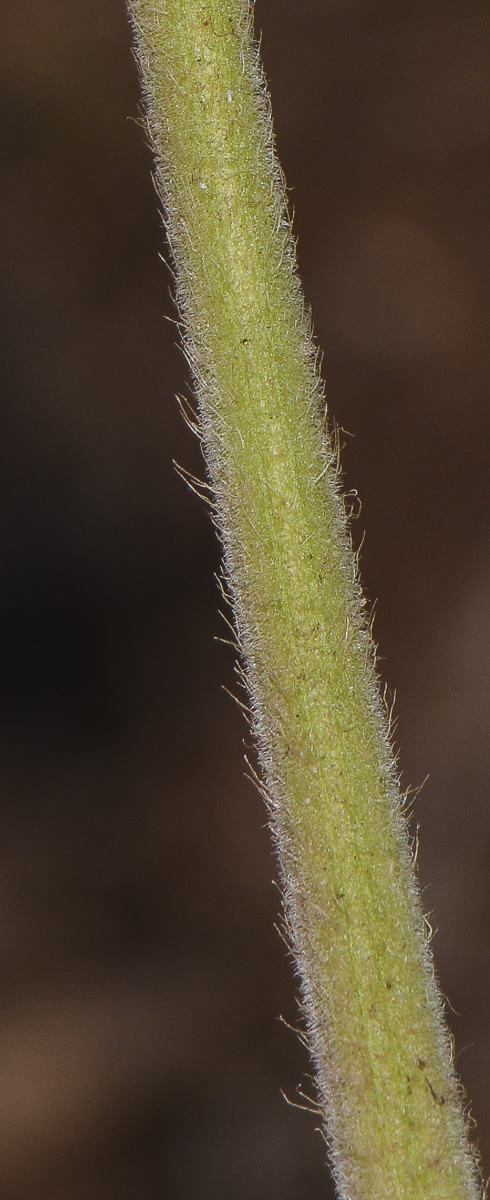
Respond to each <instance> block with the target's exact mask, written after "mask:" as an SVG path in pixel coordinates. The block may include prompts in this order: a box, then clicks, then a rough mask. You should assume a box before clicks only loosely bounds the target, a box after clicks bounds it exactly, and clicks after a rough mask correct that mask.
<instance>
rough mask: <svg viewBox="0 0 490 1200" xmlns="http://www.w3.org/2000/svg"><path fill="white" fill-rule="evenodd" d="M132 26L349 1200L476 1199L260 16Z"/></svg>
mask: <svg viewBox="0 0 490 1200" xmlns="http://www.w3.org/2000/svg"><path fill="white" fill-rule="evenodd" d="M130 11H131V15H132V18H133V22H134V27H135V31H136V40H137V48H138V55H139V60H140V64H141V72H142V79H143V86H144V91H145V97H146V102H147V111H148V122H149V128H150V132H151V138H152V142H153V145H154V149H155V155H156V162H157V182H158V187H159V190H160V194H161V197H162V202H163V206H164V213H165V222H166V228H167V233H168V240H169V245H170V250H171V255H172V259H173V262H174V266H175V271H176V296H177V302H178V306H179V311H180V316H181V322H182V336H183V340H184V346H185V350H186V354H187V358H188V361H189V364H190V367H191V371H192V374H193V378H194V383H195V390H196V396H197V403H198V416H197V418H196V423H197V428H198V431H199V434H200V436H201V438H202V442H203V448H204V454H205V458H206V462H207V468H208V472H209V482H208V484H207V485H206V486H208V487H209V488H210V489H211V494H212V503H213V511H214V518H215V521H216V525H217V527H218V529H219V532H220V536H221V539H222V543H223V551H224V587H225V589H226V591H227V594H228V596H229V598H230V601H231V604H232V607H233V613H234V627H235V633H236V640H237V644H238V647H239V651H240V655H241V659H242V662H243V669H244V676H245V679H246V685H247V689H248V692H249V696H250V708H251V721H252V726H253V729H254V732H255V735H256V741H257V745H258V751H259V759H260V770H261V776H260V780H261V782H260V786H261V788H262V789H263V792H264V795H265V798H266V802H267V804H268V806H269V809H270V814H271V825H272V828H273V831H274V835H275V838H276V841H277V847H278V855H279V862H280V871H281V878H282V883H283V892H284V910H285V921H286V926H287V930H288V936H289V939H290V942H291V946H292V948H293V950H294V954H295V956H296V959H297V962H298V965H299V969H300V975H301V981H302V983H301V988H302V1005H303V1012H304V1016H305V1021H306V1025H307V1029H308V1037H309V1043H310V1048H311V1053H312V1057H313V1060H314V1063H315V1066H316V1073H317V1080H318V1091H319V1097H320V1103H321V1107H322V1111H323V1114H324V1125H325V1133H326V1138H327V1141H328V1145H329V1150H330V1156H331V1161H332V1165H333V1170H334V1174H335V1178H336V1181H337V1185H338V1189H339V1193H340V1194H341V1195H342V1196H344V1197H346V1198H347V1197H349V1198H350V1200H382V1198H388V1197H390V1198H393V1197H404V1200H422V1197H423V1198H424V1200H463V1197H466V1198H467V1200H468V1198H470V1197H473V1198H476V1196H477V1195H478V1194H479V1183H478V1175H477V1170H476V1167H475V1162H474V1158H473V1155H472V1152H471V1150H470V1148H469V1145H468V1142H467V1135H466V1128H465V1120H464V1115H463V1110H462V1106H461V1100H460V1095H459V1088H458V1083H457V1080H456V1077H455V1075H454V1072H453V1068H452V1051H451V1043H450V1039H449V1035H448V1033H447V1030H446V1028H445V1024H444V1020H443V1016H442V1010H441V1002H440V998H439V996H438V992H437V988H436V984H435V980H434V973H433V966H432V960H431V956H430V952H429V950H428V939H427V930H426V926H425V922H424V918H423V914H422V910H421V907H420V904H419V899H418V895H417V890H416V884H415V880H414V874H413V868H412V862H411V854H410V847H409V842H408V837H407V832H406V825H405V818H404V814H403V807H402V797H401V796H400V792H399V786H398V781H397V775H396V770H395V765H394V760H393V756H392V751H391V748H390V742H389V728H388V718H387V715H386V712H385V710H384V706H383V703H382V700H381V698H380V692H379V685H378V681H377V677H376V672H375V662H374V650H373V644H372V640H371V636H370V631H369V627H368V622H367V619H366V616H365V612H364V606H363V599H362V594H361V591H360V586H359V582H358V577H357V563H356V558H355V555H354V554H353V551H352V548H351V544H350V538H349V532H348V524H347V518H346V513H345V509H344V502H343V499H342V495H341V492H340V488H339V482H338V461H337V454H336V449H335V444H334V439H333V440H332V438H331V437H329V433H328V429H327V422H326V416H325V402H324V397H323V390H322V384H321V381H320V377H319V374H318V370H317V361H316V358H317V356H316V352H315V347H314V344H313V341H312V338H311V332H310V328H309V322H308V317H307V314H306V312H305V306H304V301H303V297H302V292H301V288H300V284H299V281H298V278H297V274H296V267H295V256H294V246H293V242H292V238H291V229H290V221H289V216H288V212H287V207H286V201H285V193H284V185H283V181H282V176H281V172H280V168H279V166H278V164H277V162H276V159H275V155H274V147H273V138H272V131H271V119H270V111H269V102H268V97H267V93H266V90H265V86H264V81H263V78H262V74H261V70H260V65H259V61H258V53H257V49H256V47H255V46H254V43H253V37H252V31H251V13H250V10H249V5H248V3H246V2H245V0H132V2H131V4H130ZM190 419H191V420H193V418H192V417H191V418H190Z"/></svg>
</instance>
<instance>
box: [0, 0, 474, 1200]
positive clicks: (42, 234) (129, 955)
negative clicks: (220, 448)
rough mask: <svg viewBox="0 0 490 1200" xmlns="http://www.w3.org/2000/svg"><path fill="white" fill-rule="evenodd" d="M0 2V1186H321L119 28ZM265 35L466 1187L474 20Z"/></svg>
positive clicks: (173, 1197) (172, 1197)
mask: <svg viewBox="0 0 490 1200" xmlns="http://www.w3.org/2000/svg"><path fill="white" fill-rule="evenodd" d="M4 10H5V11H4V12H3V22H2V24H3V35H2V45H1V48H0V58H1V69H2V81H1V88H2V93H3V95H2V99H3V105H2V112H3V116H2V127H1V141H2V147H1V149H2V157H3V163H2V182H1V191H0V211H1V220H0V237H1V240H2V272H1V281H0V303H1V306H2V322H1V328H2V333H1V336H2V340H3V346H2V368H1V370H2V381H1V395H2V403H1V419H2V439H1V450H0V454H1V458H2V464H1V465H2V469H1V473H0V487H1V489H2V504H1V570H2V580H1V627H0V746H1V760H2V768H1V815H0V820H1V839H0V913H1V920H0V954H1V970H0V994H1V1000H2V1003H1V1008H0V1192H1V1195H2V1197H3V1200H112V1198H114V1200H116V1198H117V1200H154V1198H155V1200H157V1198H158V1200H162V1198H163V1197H165V1200H195V1198H196V1197H199V1200H208V1198H209V1200H211V1197H212V1198H213V1200H242V1198H243V1200H249V1197H250V1196H251V1195H253V1196H254V1200H277V1198H278V1197H281V1200H300V1197H301V1200H319V1198H320V1197H324V1196H326V1195H327V1194H329V1193H328V1182H327V1181H326V1175H325V1173H324V1168H323V1148H322V1144H321V1141H320V1138H319V1136H318V1134H315V1132H314V1129H315V1124H316V1122H315V1119H314V1118H311V1117H308V1116H307V1115H306V1114H305V1113H302V1112H300V1111H298V1110H296V1109H294V1108H291V1107H288V1106H287V1105H286V1104H285V1102H284V1101H283V1100H282V1098H281V1095H280V1091H279V1089H280V1087H282V1088H283V1089H284V1090H285V1091H286V1093H287V1094H288V1095H289V1096H290V1097H291V1099H297V1093H296V1088H297V1086H298V1085H299V1084H303V1086H304V1087H306V1090H308V1088H309V1086H310V1085H309V1084H308V1081H307V1079H306V1082H305V1077H307V1074H308V1064H307V1061H306V1059H305V1057H304V1056H303V1052H302V1050H301V1048H300V1046H299V1043H298V1042H297V1040H296V1039H295V1037H294V1036H293V1034H292V1033H290V1032H289V1031H288V1030H287V1029H286V1028H285V1027H284V1026H283V1025H281V1024H280V1023H279V1022H278V1017H279V1015H280V1014H282V1015H283V1016H284V1017H285V1019H286V1020H287V1021H289V1022H292V1023H294V1022H295V1021H296V1019H297V1015H296V1005H295V999H294V985H293V979H292V970H291V968H290V965H289V963H288V962H287V959H286V957H285V953H284V949H283V946H282V944H281V942H280V940H279V938H278V936H277V934H276V933H275V931H274V928H273V925H274V921H275V920H276V919H277V908H278V900H277V894H276V891H275V889H274V888H273V886H272V884H271V877H272V870H273V868H272V863H271V853H270V848H269V840H268V835H267V832H266V830H265V814H264V811H263V807H262V802H261V801H260V799H259V797H258V796H257V795H256V794H255V792H254V791H253V789H252V787H251V786H250V785H249V784H248V783H247V782H246V781H245V780H244V768H243V761H242V739H243V738H245V739H247V730H246V727H245V726H244V724H243V721H242V718H241V716H240V714H239V712H238V710H236V709H235V707H234V705H233V704H232V702H231V701H230V700H229V698H228V697H227V696H226V695H225V694H224V693H223V692H222V691H221V690H220V684H221V683H225V684H226V685H227V686H233V682H232V680H233V673H232V659H231V655H230V653H229V652H227V651H226V650H225V649H224V648H223V647H222V646H221V645H219V644H215V643H214V641H213V639H214V637H216V636H219V635H221V633H222V631H223V628H224V627H223V626H222V625H221V623H220V620H219V617H218V616H217V615H216V607H217V590H216V587H215V584H214V581H213V572H214V571H216V570H217V567H218V551H217V547H216V544H215V541H214V538H213V535H212V532H211V529H210V526H209V522H208V518H207V516H206V514H205V512H204V510H203V508H201V507H200V506H199V505H198V503H197V501H195V500H194V498H193V497H192V496H190V495H189V494H188V493H187V491H186V490H185V488H184V487H183V485H182V484H181V483H180V482H179V480H178V479H177V478H176V476H175V474H174V472H173V469H172V467H171V459H172V458H176V459H177V460H178V461H179V462H181V463H183V464H184V465H185V466H186V467H188V468H190V469H191V470H193V471H195V472H196V473H200V472H201V466H200V462H199V451H198V447H197V446H196V445H194V444H193V443H192V440H191V438H190V436H189V434H188V432H187V431H186V430H185V428H184V426H183V423H182V422H181V420H180V418H179V416H178V412H177V406H176V404H175V402H174V394H175V392H176V391H178V390H183V389H184V388H185V386H186V384H185V383H184V382H183V381H184V379H185V377H186V375H185V370H184V365H183V360H182V357H181V355H180V353H179V352H178V351H177V350H176V349H175V345H174V343H175V341H176V331H175V328H174V327H173V326H172V325H171V324H170V323H168V322H165V321H164V320H163V315H164V313H165V314H166V315H167V316H170V317H173V316H174V313H173V309H172V304H171V301H170V299H169V296H168V289H169V278H168V275H167V273H166V270H165V268H164V267H163V266H162V265H161V263H160V262H159V260H158V253H159V251H161V250H162V249H163V239H162V235H161V232H160V227H159V219H158V215H157V207H156V201H155V196H154V193H153V189H152V184H151V179H150V169H151V162H150V156H149V154H148V151H147V149H146V147H145V144H144V137H143V135H142V133H141V130H140V129H139V128H138V125H137V123H136V119H137V116H138V89H137V80H136V72H135V69H134V65H133V62H132V58H131V52H130V40H129V34H128V29H127V25H126V20H125V12H124V5H123V3H122V0H87V2H86V3H84V4H83V5H80V4H79V3H75V0H43V3H42V4H40V3H39V0H24V3H23V4H17V5H13V4H12V5H10V6H4ZM256 15H257V28H259V29H260V28H262V30H263V54H264V59H265V64H266V69H267V72H268V76H269V80H270V85H271V90H272V93H273V105H274V113H275V120H276V130H277V136H278V143H279V151H280V155H281V158H282V162H283V166H284V168H285V171H286V176H287V179H288V182H289V185H290V187H291V189H292V197H291V198H292V203H293V204H294V207H295V209H296V212H297V216H296V222H295V231H296V234H297V235H298V237H299V258H300V266H301V270H302V273H303V276H304V282H305V289H306V294H307V298H308V301H309V302H311V304H312V306H313V311H314V317H315V327H316V332H317V336H318V339H319V341H320V343H321V345H322V346H323V349H324V351H325V375H326V379H327V384H328V398H329V404H330V407H331V411H332V413H333V414H334V415H335V418H336V420H337V422H338V423H339V425H340V426H341V427H343V428H344V429H345V430H346V431H348V434H347V433H346V434H345V436H344V438H343V440H344V442H345V448H344V453H343V464H344V470H345V477H346V483H347V487H348V488H349V489H351V488H355V489H357V491H358V492H359V494H360V496H361V498H362V502H363V508H362V513H361V516H360V519H359V520H358V521H357V523H356V525H355V528H354V538H355V541H356V543H358V542H359V541H360V539H361V536H362V532H363V531H364V529H366V531H367V534H366V541H365V546H364V548H363V552H362V569H363V576H364V580H365V584H366V589H367V593H368V596H369V597H370V600H371V601H372V600H374V598H375V597H376V596H378V597H379V606H378V616H377V619H376V636H377V639H378V640H379V643H380V647H381V654H382V656H383V657H382V660H381V670H382V672H383V675H384V676H385V677H386V678H387V680H388V683H389V685H390V687H391V688H393V687H394V686H395V685H396V687H397V689H398V700H397V711H398V715H399V729H398V739H399V742H400V744H401V747H402V751H401V758H400V765H401V768H402V770H403V778H404V782H405V783H406V784H407V785H408V784H409V783H410V784H413V785H415V786H416V785H418V784H420V783H421V782H422V780H423V779H424V777H425V776H426V775H427V774H428V773H429V774H430V778H429V781H428V782H427V783H426V785H425V787H424V789H423V794H422V797H421V798H419V799H416V801H415V806H414V807H415V824H417V823H418V822H420V825H421V849H420V864H421V875H422V882H423V885H424V887H426V886H427V885H428V884H429V883H430V885H431V886H430V890H427V891H425V893H424V903H425V905H426V907H427V909H429V910H431V911H432V910H433V911H434V913H435V922H436V924H437V926H438V927H439V933H438V936H437V938H436V942H435V952H436V957H437V965H438V971H439V974H440V977H441V981H442V986H443V989H444V991H445V992H447V993H448V995H449V996H450V998H451V1002H452V1004H453V1005H454V1007H455V1008H456V1009H457V1010H458V1012H460V1013H461V1014H462V1016H460V1017H459V1016H458V1017H456V1016H451V1023H452V1027H453V1029H454V1032H455V1035H456V1038H457V1045H458V1048H459V1049H461V1048H464V1047H467V1046H468V1043H470V1046H469V1048H466V1049H465V1052H464V1054H463V1055H462V1056H461V1057H460V1058H459V1059H458V1066H459V1068H460V1070H461V1071H462V1073H463V1077H464V1081H465V1085H466V1086H467V1088H468V1091H469V1093H470V1095H471V1096H472V1100H473V1108H474V1113H475V1115H476V1117H477V1119H478V1123H479V1138H480V1144H481V1147H482V1150H483V1153H484V1160H485V1161H486V1164H487V1170H488V1162H489V1151H490V1146H489V1137H490V1101H489V1089H488V1079H489V1077H490V1026H489V1022H488V1016H487V1013H488V1003H489V989H490V978H489V968H488V962H489V954H488V948H489V943H488V917H489V909H490V887H489V880H490V872H489V867H488V857H489V848H490V806H489V803H488V797H489V778H490V755H489V737H488V734H489V725H490V720H489V713H490V683H489V679H490V670H489V668H490V618H489V598H490V542H489V511H488V510H489V501H488V495H489V489H488V474H489V472H488V452H489V422H490V417H489V404H488V391H489V381H490V362H489V350H488V316H489V304H488V300H489V289H488V279H489V266H490V263H489V257H490V255H489V247H488V218H489V209H490V203H489V202H490V175H489V157H488V156H489V148H490V147H489V142H490V65H489V64H490V54H489V51H490V45H489V42H490V16H489V13H488V7H487V6H486V5H485V4H483V2H481V3H472V2H469V0H468V2H466V3H463V0H460V2H459V3H457V2H456V0H444V2H443V3H438V2H437V0H434V2H433V3H431V4H430V5H428V4H427V3H426V0H423V2H420V3H416V2H414V0H404V2H403V3H401V2H400V3H398V2H396V0H390V2H388V0H386V2H384V3H383V2H382V0H378V2H377V3H376V2H374V0H330V2H328V3H327V2H326V0H303V3H302V5H301V6H299V5H298V4H297V3H293V0H282V2H281V3H277V2H276V0H269V3H268V4H264V3H261V4H258V6H257V14H256ZM351 434H353V435H355V436H350V435H351Z"/></svg>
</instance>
